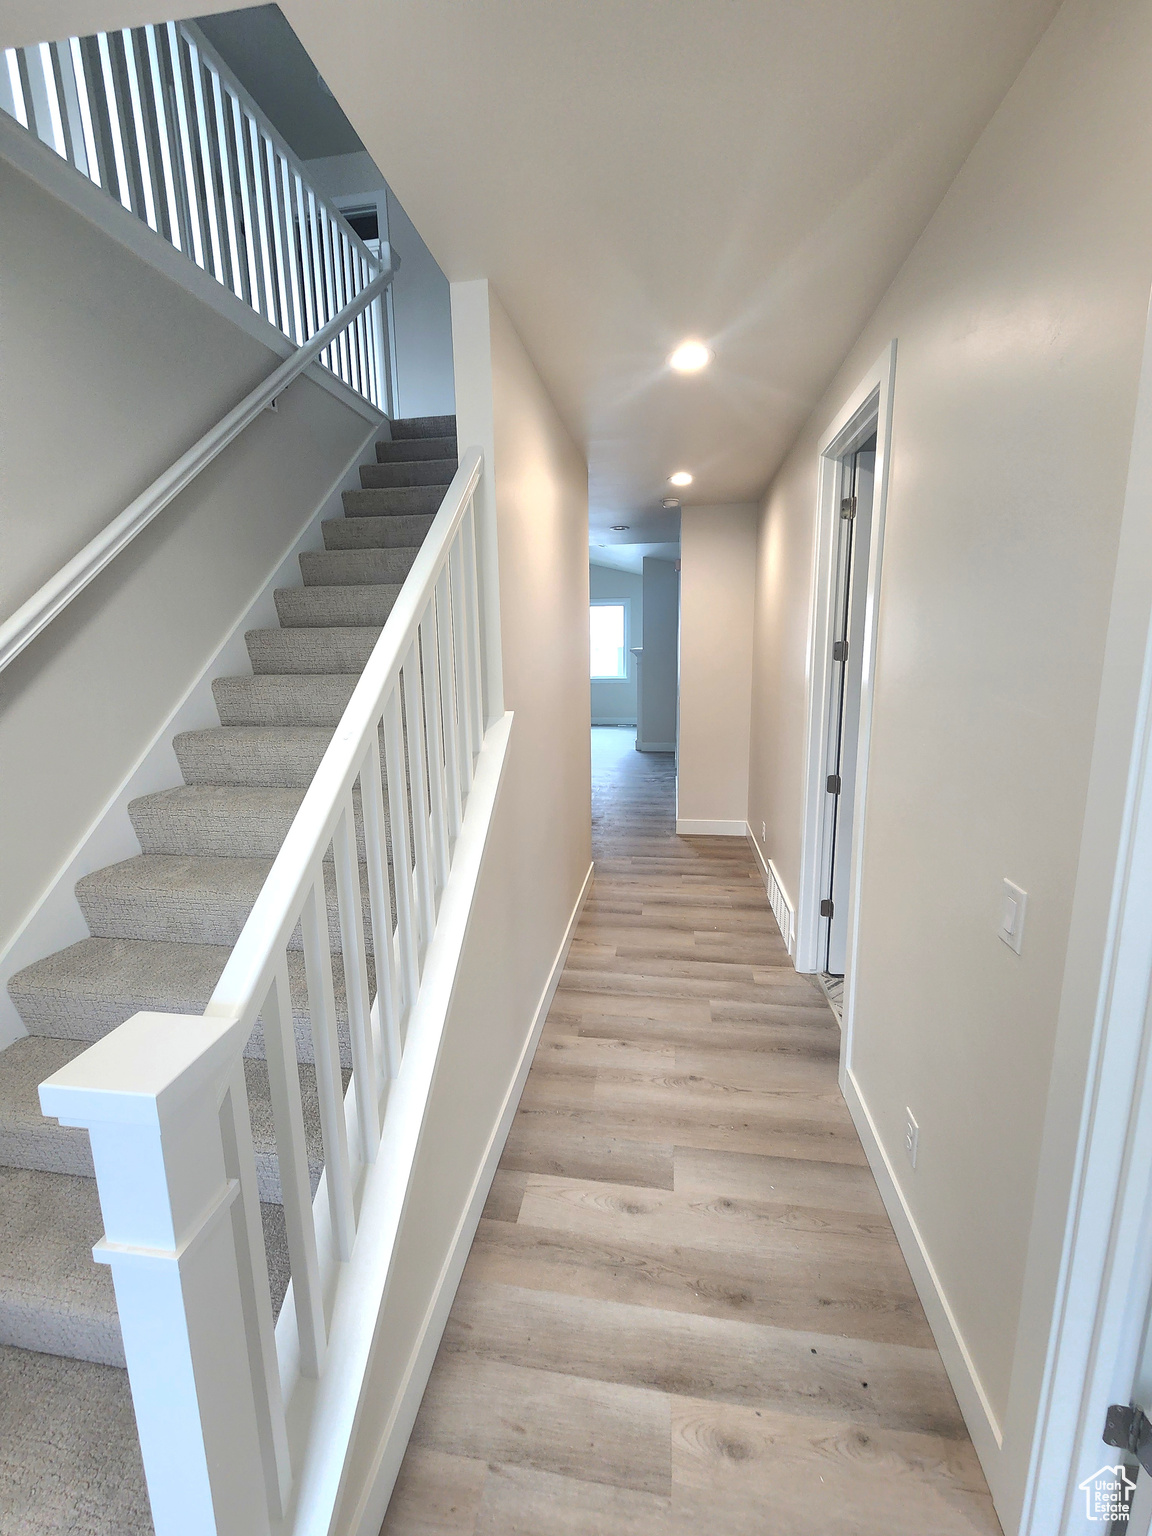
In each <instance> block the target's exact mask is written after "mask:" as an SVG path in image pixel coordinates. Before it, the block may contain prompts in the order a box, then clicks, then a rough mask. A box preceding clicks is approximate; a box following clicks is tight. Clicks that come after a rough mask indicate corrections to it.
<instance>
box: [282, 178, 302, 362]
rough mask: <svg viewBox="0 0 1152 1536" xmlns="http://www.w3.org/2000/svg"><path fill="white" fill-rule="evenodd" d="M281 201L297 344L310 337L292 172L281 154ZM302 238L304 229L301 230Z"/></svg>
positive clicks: (285, 256)
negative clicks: (303, 304) (306, 330)
mask: <svg viewBox="0 0 1152 1536" xmlns="http://www.w3.org/2000/svg"><path fill="white" fill-rule="evenodd" d="M280 202H281V206H282V207H283V210H284V260H285V263H286V264H287V267H288V278H289V282H290V286H291V290H292V331H293V338H294V340H295V342H296V344H297V346H301V345H303V343H304V342H305V341H306V340H307V339H308V338H307V337H306V336H305V334H304V313H303V310H302V309H301V306H300V277H299V272H298V270H297V267H298V260H299V253H298V251H297V246H296V221H295V220H294V219H293V217H292V173H291V170H290V168H289V165H288V161H287V160H286V159H285V158H284V156H283V155H281V156H280ZM300 234H301V239H302V238H303V234H304V231H303V230H301V231H300Z"/></svg>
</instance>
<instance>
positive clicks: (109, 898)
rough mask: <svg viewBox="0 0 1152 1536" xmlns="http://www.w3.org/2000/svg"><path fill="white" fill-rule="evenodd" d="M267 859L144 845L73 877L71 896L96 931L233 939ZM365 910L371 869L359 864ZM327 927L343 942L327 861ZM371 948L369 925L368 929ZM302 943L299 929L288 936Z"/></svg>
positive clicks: (106, 935)
mask: <svg viewBox="0 0 1152 1536" xmlns="http://www.w3.org/2000/svg"><path fill="white" fill-rule="evenodd" d="M271 867H272V861H271V859H252V858H218V857H205V856H198V855H194V854H164V853H142V854H138V855H137V857H136V858H134V859H124V860H122V861H121V862H120V863H119V864H107V865H105V867H104V868H103V869H98V870H95V871H93V873H92V874H90V875H85V876H84V878H83V879H82V880H80V881H78V882H77V885H76V900H77V901H78V902H79V903H80V910H81V911H82V912H83V914H84V920H85V922H86V923H87V924H88V929H89V932H90V933H91V934H92V936H93V938H99V939H159V940H161V941H162V942H165V943H173V944H196V945H202V944H208V945H213V944H229V945H230V944H235V942H236V940H237V939H238V938H239V937H240V933H241V930H242V929H243V927H244V924H245V923H246V922H247V921H248V914H249V912H250V911H251V910H252V906H253V903H254V902H255V900H256V898H257V896H258V895H259V894H260V891H261V889H262V887H263V885H264V882H265V880H267V878H268V871H269V870H270V869H271ZM360 883H361V895H362V899H363V900H364V902H365V911H367V894H368V874H367V869H366V867H365V866H363V865H361V866H360ZM325 886H326V894H327V898H328V932H329V937H330V939H331V944H332V949H333V951H336V950H337V949H339V947H340V943H341V938H340V921H339V909H338V906H337V901H336V875H335V871H334V868H333V867H332V866H331V865H326V866H325ZM365 937H366V943H367V948H368V950H369V951H371V947H372V935H371V930H370V929H369V931H368V932H367V933H366V935H365ZM288 943H289V947H290V948H292V949H299V948H300V947H301V946H302V943H303V940H302V938H301V935H300V931H299V929H297V931H296V932H295V933H294V934H293V936H292V938H291V939H289V941H288Z"/></svg>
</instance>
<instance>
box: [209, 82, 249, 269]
mask: <svg viewBox="0 0 1152 1536" xmlns="http://www.w3.org/2000/svg"><path fill="white" fill-rule="evenodd" d="M208 78H209V80H210V81H211V82H212V106H213V108H214V110H215V118H216V149H217V153H218V154H219V156H220V176H221V180H222V181H223V185H224V194H223V196H224V223H225V226H226V228H227V230H228V259H229V265H230V267H231V269H232V292H233V293H234V294H235V295H236V297H237V298H238V299H242V298H243V297H244V276H243V267H242V266H241V264H240V242H239V239H238V238H237V233H236V193H235V191H234V189H233V186H232V157H231V155H230V154H229V152H228V127H227V121H226V119H225V116H224V87H223V84H222V83H221V80H220V76H219V75H218V74H217V73H216V71H215V70H214V69H212V68H211V67H210V66H209V69H208Z"/></svg>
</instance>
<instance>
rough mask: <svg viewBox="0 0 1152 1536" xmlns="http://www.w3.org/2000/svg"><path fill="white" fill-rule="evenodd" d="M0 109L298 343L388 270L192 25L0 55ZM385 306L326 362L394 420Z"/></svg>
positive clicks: (344, 337) (386, 259)
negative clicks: (310, 177) (320, 190)
mask: <svg viewBox="0 0 1152 1536" xmlns="http://www.w3.org/2000/svg"><path fill="white" fill-rule="evenodd" d="M0 108H2V109H3V110H4V111H6V112H7V113H8V114H9V115H10V116H12V117H13V118H15V119H16V121H17V122H18V123H20V124H21V125H22V126H23V127H24V128H27V129H28V130H29V131H30V132H31V133H34V134H35V135H36V136H37V138H39V139H40V140H41V141H42V142H43V143H44V144H46V145H47V146H48V147H49V148H50V149H53V150H55V152H56V153H57V154H58V155H60V156H61V157H62V158H63V159H65V160H67V161H69V162H70V163H71V164H72V165H73V166H75V168H76V170H78V171H79V172H80V173H81V174H82V175H84V176H87V177H88V179H89V180H90V181H92V182H94V183H95V184H96V185H97V186H98V187H102V188H103V189H104V190H105V191H107V192H108V193H109V195H110V196H112V197H114V198H116V199H117V200H118V201H119V202H120V203H121V204H122V205H123V207H124V208H125V209H127V211H128V212H129V213H131V214H134V215H135V216H136V217H137V218H139V219H141V220H143V221H144V222H145V223H147V224H148V225H149V226H150V227H151V228H152V229H154V230H155V231H156V232H157V233H158V234H160V235H162V236H163V237H164V239H166V240H168V241H169V242H170V243H171V244H172V245H173V246H175V248H176V249H177V250H178V251H182V252H184V254H185V255H187V256H188V257H189V258H190V260H192V261H194V262H195V263H196V265H197V266H198V267H200V268H202V269H203V270H204V271H205V272H207V273H209V274H210V275H211V276H213V277H215V278H216V280H217V281H218V282H220V283H222V284H223V285H224V286H225V287H226V288H230V289H231V290H232V292H233V293H234V294H235V295H236V297H237V298H238V299H240V300H241V301H242V302H243V303H245V304H248V305H250V306H251V307H252V309H254V310H255V311H256V313H257V314H258V315H262V316H264V317H265V318H266V319H268V320H270V321H271V323H272V324H273V325H274V326H276V327H277V329H279V330H281V331H283V333H284V335H285V336H287V337H288V338H289V340H291V341H293V342H295V343H296V345H297V346H301V345H303V344H304V343H305V342H307V341H309V340H310V339H311V338H312V337H313V336H314V335H316V334H317V332H318V331H320V330H322V329H323V328H324V327H325V326H326V325H327V324H328V322H329V321H331V320H332V319H333V318H334V317H335V316H336V315H337V314H338V313H339V312H340V311H341V310H343V309H344V308H345V307H346V306H347V305H348V304H350V303H351V302H352V301H353V300H354V299H355V298H356V297H357V295H358V294H359V293H361V292H362V291H363V290H364V289H365V288H367V287H368V286H369V284H371V283H372V282H373V281H374V280H375V279H376V278H377V277H379V275H380V273H381V272H382V271H383V270H385V269H386V268H387V267H388V266H389V265H390V264H392V265H394V264H395V263H394V261H392V260H391V258H390V256H389V253H388V252H387V250H382V252H381V256H380V257H377V256H374V255H373V254H372V252H371V251H370V250H369V249H368V247H367V246H366V245H365V244H364V242H363V241H362V240H361V239H360V238H359V236H358V235H357V234H356V233H355V231H354V230H353V229H352V227H351V226H350V225H349V224H348V222H347V220H346V219H345V218H344V217H343V215H342V214H341V213H340V211H339V209H337V208H336V207H335V206H334V204H332V203H331V202H330V201H328V199H326V198H325V197H323V196H322V195H321V194H320V192H318V191H317V189H316V188H315V187H314V186H313V185H311V183H310V181H309V176H308V171H307V169H306V167H305V166H304V165H303V164H302V162H301V161H300V160H299V159H298V158H297V157H296V156H295V155H294V154H293V152H292V151H291V149H289V147H288V145H287V144H286V143H285V142H284V140H283V139H282V138H281V137H280V135H279V134H278V133H277V131H276V129H275V128H274V127H273V126H272V124H271V123H270V122H269V120H268V119H267V117H266V116H265V115H264V113H263V112H261V110H260V108H259V107H258V106H257V105H256V103H255V102H254V101H253V100H252V98H251V97H250V96H249V95H248V93H247V92H246V91H245V89H244V87H243V86H242V85H241V84H240V82H239V81H238V80H237V79H236V77H235V75H233V74H232V72H231V71H230V70H229V68H228V66H227V65H226V64H225V63H224V61H223V60H222V59H221V58H220V57H219V55H218V54H217V53H216V52H215V51H214V50H213V48H212V47H211V45H210V44H209V42H208V40H207V39H206V38H205V37H204V35H203V33H202V32H201V31H200V30H199V28H197V27H196V26H195V25H194V24H193V23H191V22H186V21H170V22H166V23H164V24H162V25H159V26H151V25H150V26H143V27H125V28H124V29H123V30H122V31H115V32H97V33H95V34H93V35H92V36H90V37H70V38H68V39H66V40H65V41H63V42H51V43H37V44H34V45H32V46H30V47H26V48H6V49H4V50H3V51H2V56H0ZM387 304H388V299H387V298H386V296H385V295H384V294H381V295H380V297H379V298H378V299H377V300H376V301H375V302H374V303H373V304H372V305H371V306H370V308H368V309H367V310H365V311H363V312H362V313H361V314H359V315H358V316H357V317H356V320H355V322H354V323H353V324H351V325H350V326H349V327H348V328H347V329H346V330H344V331H342V332H341V334H340V335H339V337H338V338H337V339H336V340H335V341H334V342H333V343H332V344H331V345H330V346H328V347H327V348H325V350H324V351H323V352H322V353H321V355H320V361H321V363H322V364H323V365H324V366H325V367H326V368H328V369H329V370H330V371H331V372H332V373H334V374H335V375H336V376H337V377H338V378H339V379H341V380H342V381H343V382H344V383H345V384H346V385H347V386H348V387H349V388H350V389H352V390H355V391H356V392H357V393H358V394H360V395H362V396H363V397H364V398H365V399H367V400H368V401H370V402H371V404H373V405H374V406H375V407H376V408H377V409H378V410H380V411H382V412H384V413H385V414H386V415H388V416H394V415H395V410H394V388H393V373H392V362H391V356H390V349H389V345H388V336H389V334H390V323H389V316H388V314H387V308H386V307H387Z"/></svg>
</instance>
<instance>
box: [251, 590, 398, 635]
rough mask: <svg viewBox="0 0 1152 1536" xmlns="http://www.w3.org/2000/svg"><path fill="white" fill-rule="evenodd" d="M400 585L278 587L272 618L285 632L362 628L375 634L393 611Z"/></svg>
mask: <svg viewBox="0 0 1152 1536" xmlns="http://www.w3.org/2000/svg"><path fill="white" fill-rule="evenodd" d="M400 585H401V584H400V582H398V581H394V582H379V583H377V582H373V583H371V584H370V585H368V586H362V587H351V586H348V587H281V588H279V589H278V590H277V592H276V614H277V617H278V618H279V620H280V623H281V624H282V625H283V626H284V627H285V629H288V630H294V629H327V628H331V627H336V626H341V627H352V626H354V625H364V626H365V627H366V628H375V629H376V630H377V631H379V629H380V628H381V627H382V626H383V624H384V623H385V622H386V620H387V618H388V615H389V614H390V613H391V612H392V609H393V608H394V607H395V604H396V599H397V598H398V597H399V596H400Z"/></svg>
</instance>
